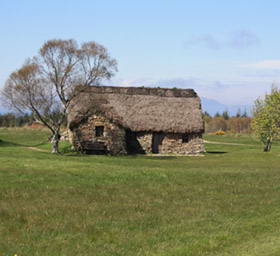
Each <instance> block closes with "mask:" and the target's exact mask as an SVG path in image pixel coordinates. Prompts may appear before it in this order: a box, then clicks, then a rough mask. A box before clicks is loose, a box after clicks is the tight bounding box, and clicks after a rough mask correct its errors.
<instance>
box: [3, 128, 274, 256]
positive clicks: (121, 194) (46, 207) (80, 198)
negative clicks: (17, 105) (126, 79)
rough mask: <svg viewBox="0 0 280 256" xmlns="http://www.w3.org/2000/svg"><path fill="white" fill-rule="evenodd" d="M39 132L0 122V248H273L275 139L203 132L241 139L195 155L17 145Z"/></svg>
mask: <svg viewBox="0 0 280 256" xmlns="http://www.w3.org/2000/svg"><path fill="white" fill-rule="evenodd" d="M46 137H47V132H46V131H44V130H42V131H37V130H24V129H1V130H0V139H1V140H2V142H0V256H2V255H5V256H6V255H13V254H15V253H17V255H18V256H21V255H51V256H55V255H59V256H60V255H65V256H66V255H67V256H69V255H153V256H154V255H174V256H175V255H176V256H177V255H179V256H180V255H182V256H183V255H195V256H197V255H252V256H255V255H270V256H273V255H275V256H276V255H280V236H279V235H280V221H279V218H280V207H279V205H280V170H279V165H280V159H279V157H280V147H279V145H274V147H273V148H272V152H270V153H263V152H262V151H261V145H259V143H258V142H256V141H255V143H251V139H250V138H248V137H244V138H241V139H240V140H237V141H236V138H233V137H232V136H223V137H218V136H216V137H211V136H210V137H207V139H208V140H210V139H212V140H213V141H214V140H215V141H217V140H219V141H221V142H233V141H234V142H239V143H242V144H246V143H247V144H248V145H247V146H246V145H245V146H244V145H219V144H208V145H207V151H208V153H206V154H205V156H204V157H152V156H124V157H111V156H82V155H75V154H68V155H67V154H66V155H52V154H50V153H48V152H40V151H34V150H30V149H28V148H26V147H28V146H33V147H40V148H47V147H48V145H47V143H46V141H47V140H46ZM249 142H250V143H249ZM64 146H65V147H67V145H64Z"/></svg>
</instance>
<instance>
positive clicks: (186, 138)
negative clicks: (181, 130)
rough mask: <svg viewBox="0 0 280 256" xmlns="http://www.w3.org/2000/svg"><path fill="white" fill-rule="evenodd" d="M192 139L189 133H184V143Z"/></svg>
mask: <svg viewBox="0 0 280 256" xmlns="http://www.w3.org/2000/svg"><path fill="white" fill-rule="evenodd" d="M189 141H190V137H189V135H188V134H183V135H182V142H183V143H188V142H189Z"/></svg>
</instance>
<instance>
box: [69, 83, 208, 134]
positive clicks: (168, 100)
mask: <svg viewBox="0 0 280 256" xmlns="http://www.w3.org/2000/svg"><path fill="white" fill-rule="evenodd" d="M93 114H102V115H104V116H105V117H106V118H108V119H109V120H111V121H112V122H113V123H116V124H118V125H120V126H122V127H124V128H128V129H131V130H132V131H156V132H170V133H186V132H202V131H203V120H202V114H201V104H200V99H199V97H198V96H197V94H196V93H195V91H194V90H192V89H163V88H141V87H140V88H139V87H109V86H92V87H85V88H83V89H82V90H81V92H80V94H79V96H78V97H76V99H75V100H74V101H73V103H72V105H71V107H70V111H69V116H68V121H69V126H70V129H71V128H74V127H75V126H77V125H79V123H80V122H81V121H82V120H86V118H87V117H89V116H90V115H93Z"/></svg>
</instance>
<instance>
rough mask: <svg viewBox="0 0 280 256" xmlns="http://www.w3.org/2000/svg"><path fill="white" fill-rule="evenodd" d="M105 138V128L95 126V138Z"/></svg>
mask: <svg viewBox="0 0 280 256" xmlns="http://www.w3.org/2000/svg"><path fill="white" fill-rule="evenodd" d="M102 136H104V126H95V137H102Z"/></svg>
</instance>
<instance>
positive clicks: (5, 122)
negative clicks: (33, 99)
mask: <svg viewBox="0 0 280 256" xmlns="http://www.w3.org/2000/svg"><path fill="white" fill-rule="evenodd" d="M33 121H34V119H33V115H28V114H25V115H15V114H12V113H7V114H0V127H22V126H25V125H31V124H32V123H33Z"/></svg>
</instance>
